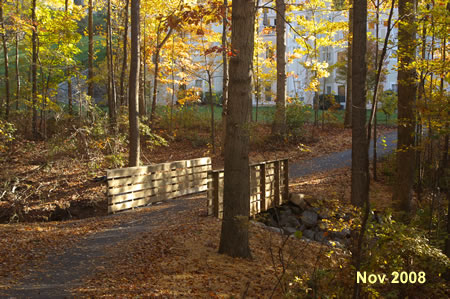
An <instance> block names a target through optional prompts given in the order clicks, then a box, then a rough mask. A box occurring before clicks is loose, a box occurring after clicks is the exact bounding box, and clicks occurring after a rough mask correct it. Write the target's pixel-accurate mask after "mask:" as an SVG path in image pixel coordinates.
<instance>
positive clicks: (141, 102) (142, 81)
mask: <svg viewBox="0 0 450 299" xmlns="http://www.w3.org/2000/svg"><path fill="white" fill-rule="evenodd" d="M143 52H144V51H143V50H142V49H141V53H143ZM140 58H141V59H140V64H141V69H140V72H139V75H140V76H139V78H140V80H139V82H140V83H139V84H140V86H142V87H141V88H139V92H140V97H139V116H140V117H144V116H145V114H146V113H145V112H146V111H145V94H144V88H145V77H144V55H140Z"/></svg>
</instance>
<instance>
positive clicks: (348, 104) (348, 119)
mask: <svg viewBox="0 0 450 299" xmlns="http://www.w3.org/2000/svg"><path fill="white" fill-rule="evenodd" d="M350 5H351V4H350ZM352 40H353V7H350V8H349V13H348V48H347V97H346V99H345V117H344V126H345V127H346V128H349V127H351V126H352Z"/></svg>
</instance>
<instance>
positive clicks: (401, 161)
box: [394, 0, 416, 218]
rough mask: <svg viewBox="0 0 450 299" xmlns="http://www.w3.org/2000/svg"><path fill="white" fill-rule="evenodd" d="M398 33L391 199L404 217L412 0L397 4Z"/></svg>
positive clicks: (410, 156)
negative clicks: (394, 168)
mask: <svg viewBox="0 0 450 299" xmlns="http://www.w3.org/2000/svg"><path fill="white" fill-rule="evenodd" d="M399 18H401V19H402V22H401V23H400V24H399V30H398V53H399V56H398V65H399V68H398V122H399V125H398V128H397V132H398V143H397V188H395V191H394V199H395V200H397V201H398V202H399V203H400V206H401V208H402V209H403V210H404V211H405V212H406V215H405V216H406V217H407V218H408V217H409V215H410V212H411V211H412V192H413V183H414V123H415V117H414V104H415V99H416V83H415V77H416V74H415V69H413V68H412V67H411V63H412V62H413V61H414V55H415V49H416V46H415V37H416V25H415V0H400V1H399Z"/></svg>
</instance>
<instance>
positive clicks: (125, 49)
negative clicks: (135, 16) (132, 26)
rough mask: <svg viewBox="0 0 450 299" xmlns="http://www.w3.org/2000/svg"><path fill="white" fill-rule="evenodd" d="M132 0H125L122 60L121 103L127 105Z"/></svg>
mask: <svg viewBox="0 0 450 299" xmlns="http://www.w3.org/2000/svg"><path fill="white" fill-rule="evenodd" d="M129 3H130V0H125V17H124V20H123V23H124V32H123V60H122V73H121V75H120V105H122V106H123V105H126V101H125V99H126V95H125V87H124V85H125V73H126V70H127V60H128V6H129Z"/></svg>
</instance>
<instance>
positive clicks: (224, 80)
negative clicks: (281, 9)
mask: <svg viewBox="0 0 450 299" xmlns="http://www.w3.org/2000/svg"><path fill="white" fill-rule="evenodd" d="M227 15H228V0H223V17H222V48H223V52H222V73H223V78H222V143H225V131H226V130H225V128H226V125H227V104H228V57H227V54H228V46H227V45H228V43H227V27H228V20H227ZM223 153H224V150H222V154H223Z"/></svg>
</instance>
